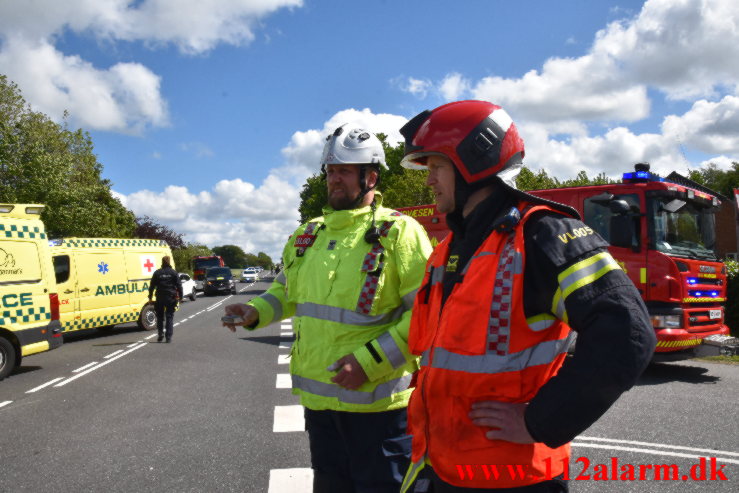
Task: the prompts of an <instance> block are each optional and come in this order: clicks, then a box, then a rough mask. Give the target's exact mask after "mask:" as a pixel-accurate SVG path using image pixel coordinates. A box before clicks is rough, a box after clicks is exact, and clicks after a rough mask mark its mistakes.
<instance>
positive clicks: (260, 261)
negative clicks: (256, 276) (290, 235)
mask: <svg viewBox="0 0 739 493" xmlns="http://www.w3.org/2000/svg"><path fill="white" fill-rule="evenodd" d="M257 265H258V266H260V267H262V268H264V269H271V268H272V258H270V256H269V255H267V254H266V253H264V252H259V253H258V254H257Z"/></svg>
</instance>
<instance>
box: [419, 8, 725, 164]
mask: <svg viewBox="0 0 739 493" xmlns="http://www.w3.org/2000/svg"><path fill="white" fill-rule="evenodd" d="M612 13H613V14H625V13H626V11H623V10H613V11H612ZM566 43H570V40H567V41H566ZM737 59H739V3H738V2H736V1H735V0H648V1H647V2H645V3H644V5H643V7H642V9H641V10H640V12H638V13H637V14H635V15H633V16H632V17H630V18H627V19H623V20H620V21H616V22H612V23H610V24H609V25H608V26H606V27H605V28H604V29H602V30H601V31H599V32H598V33H597V34H596V35H595V37H594V39H593V42H592V45H591V46H590V48H589V50H588V51H587V52H586V53H585V54H583V55H582V56H580V57H575V58H550V59H549V60H547V61H546V62H545V63H544V64H543V65H542V67H541V68H540V69H534V70H530V71H528V72H527V73H525V74H523V75H522V76H520V77H501V76H496V75H492V76H488V77H484V78H482V79H479V80H476V81H471V80H468V79H465V77H464V76H463V75H462V74H459V73H449V74H447V75H446V76H445V77H444V78H442V80H441V81H439V82H436V83H434V82H431V83H430V85H429V87H430V88H433V89H434V90H435V91H436V92H437V95H438V97H440V98H441V99H442V100H444V101H452V100H457V99H464V98H467V97H471V98H474V99H482V100H488V101H492V102H494V103H496V104H500V105H502V106H503V107H504V108H506V110H507V111H508V112H509V113H510V114H511V115H512V116H513V118H514V121H515V122H516V124H517V126H518V127H519V130H520V132H521V134H522V135H523V137H524V140H525V142H526V160H525V162H526V164H527V165H528V166H529V167H531V168H534V169H538V168H543V169H546V170H547V171H548V172H549V173H550V174H553V175H554V176H557V177H561V178H566V177H572V176H574V175H575V174H576V173H577V172H578V171H579V170H583V169H584V170H586V171H587V172H588V174H589V175H591V176H592V175H595V174H598V173H600V172H606V173H607V174H609V175H611V176H617V175H619V174H620V173H621V172H623V171H624V169H628V168H630V167H631V166H632V165H633V164H634V163H636V162H639V161H649V162H650V163H651V164H652V167H653V169H655V170H656V171H658V172H659V171H661V172H669V171H671V170H673V169H677V168H679V167H680V166H682V165H683V164H684V165H687V164H688V163H687V162H686V159H685V157H684V154H683V152H682V148H681V146H687V147H689V148H690V149H692V150H697V151H700V152H702V153H705V154H707V155H711V154H716V155H720V156H717V157H716V158H714V159H709V160H710V161H712V162H713V161H714V160H715V161H717V162H720V163H721V165H723V166H728V164H727V163H730V162H731V161H739V131H737V129H739V85H738V84H739V64H737V63H733V61H734V60H737ZM650 90H651V91H652V92H654V91H655V90H656V91H657V92H661V93H662V94H663V95H664V96H665V97H666V98H667V99H668V100H677V99H682V100H685V101H689V102H691V103H692V108H690V109H689V110H688V111H686V112H685V113H684V114H682V115H668V116H665V117H664V119H663V121H662V125H661V128H660V129H659V130H661V133H660V132H654V133H649V132H646V133H641V134H637V133H634V132H633V131H632V130H631V129H630V128H629V125H632V124H635V123H637V122H642V121H643V120H645V119H646V118H647V117H650V116H652V115H651V111H652V106H653V102H652V101H651V99H650V92H649V91H650ZM655 130H657V129H655Z"/></svg>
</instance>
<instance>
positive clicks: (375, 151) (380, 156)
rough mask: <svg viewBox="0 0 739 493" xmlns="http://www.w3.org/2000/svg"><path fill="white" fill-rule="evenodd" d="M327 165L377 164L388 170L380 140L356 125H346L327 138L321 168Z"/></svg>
mask: <svg viewBox="0 0 739 493" xmlns="http://www.w3.org/2000/svg"><path fill="white" fill-rule="evenodd" d="M327 164H377V165H380V166H382V167H383V168H385V169H388V167H387V164H386V163H385V150H384V149H383V148H382V142H380V139H378V138H377V137H376V136H375V135H374V134H373V133H372V132H368V131H367V130H365V129H364V128H362V127H360V126H359V125H357V124H354V123H345V124H343V125H342V126H340V127H339V128H337V129H336V130H334V133H332V134H331V135H329V136H328V137H326V145H325V146H323V155H322V156H321V168H322V169H323V168H324V167H325V166H326V165H327Z"/></svg>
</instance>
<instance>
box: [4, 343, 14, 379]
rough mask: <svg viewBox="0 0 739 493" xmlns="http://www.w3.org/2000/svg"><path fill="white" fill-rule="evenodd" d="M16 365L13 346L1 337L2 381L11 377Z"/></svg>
mask: <svg viewBox="0 0 739 493" xmlns="http://www.w3.org/2000/svg"><path fill="white" fill-rule="evenodd" d="M15 365H16V353H15V348H14V347H13V344H12V343H11V342H10V341H9V340H7V339H5V338H4V337H0V380H2V379H3V378H5V377H7V376H8V375H10V372H11V371H13V368H15Z"/></svg>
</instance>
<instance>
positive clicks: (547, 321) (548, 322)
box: [527, 315, 556, 332]
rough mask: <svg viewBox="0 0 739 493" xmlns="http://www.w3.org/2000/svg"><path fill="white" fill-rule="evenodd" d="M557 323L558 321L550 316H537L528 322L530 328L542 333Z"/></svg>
mask: <svg viewBox="0 0 739 493" xmlns="http://www.w3.org/2000/svg"><path fill="white" fill-rule="evenodd" d="M555 321H556V319H555V318H554V317H552V316H550V315H537V316H536V317H531V318H530V319H528V320H527V322H528V324H529V328H530V329H531V330H533V331H534V332H541V331H542V330H546V329H548V328H549V327H551V326H552V325H554V322H555Z"/></svg>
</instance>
